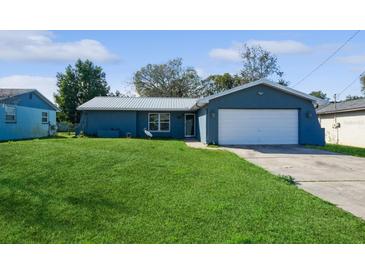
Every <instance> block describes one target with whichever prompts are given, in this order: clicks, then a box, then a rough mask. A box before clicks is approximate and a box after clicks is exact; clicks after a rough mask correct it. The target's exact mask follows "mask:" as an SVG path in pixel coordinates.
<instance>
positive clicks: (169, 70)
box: [133, 58, 203, 97]
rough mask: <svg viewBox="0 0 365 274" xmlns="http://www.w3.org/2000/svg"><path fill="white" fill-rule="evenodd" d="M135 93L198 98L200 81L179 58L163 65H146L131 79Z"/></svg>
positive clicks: (194, 72) (193, 71)
mask: <svg viewBox="0 0 365 274" xmlns="http://www.w3.org/2000/svg"><path fill="white" fill-rule="evenodd" d="M133 82H134V86H135V89H136V92H137V93H138V94H139V95H140V96H148V97H199V96H200V94H201V92H202V88H203V86H202V80H201V78H200V77H199V75H198V73H197V72H196V70H195V69H193V68H191V67H184V66H183V63H182V59H181V58H176V59H173V60H170V61H168V62H167V63H165V64H148V65H147V66H145V67H142V68H141V69H140V70H138V71H137V72H136V73H135V74H134V77H133Z"/></svg>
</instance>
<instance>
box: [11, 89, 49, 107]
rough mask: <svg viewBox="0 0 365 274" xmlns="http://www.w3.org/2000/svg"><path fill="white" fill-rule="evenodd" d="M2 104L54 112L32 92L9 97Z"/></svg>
mask: <svg viewBox="0 0 365 274" xmlns="http://www.w3.org/2000/svg"><path fill="white" fill-rule="evenodd" d="M4 103H5V104H9V105H17V106H23V107H30V108H37V109H48V110H53V111H54V109H53V108H52V107H51V106H50V105H49V104H47V103H46V102H45V101H44V100H43V99H41V98H40V97H39V96H38V95H37V94H36V93H34V92H30V93H25V94H21V95H18V96H15V97H11V98H9V99H7V100H6V101H4Z"/></svg>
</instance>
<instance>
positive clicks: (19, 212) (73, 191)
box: [0, 138, 365, 243]
mask: <svg viewBox="0 0 365 274" xmlns="http://www.w3.org/2000/svg"><path fill="white" fill-rule="evenodd" d="M0 168H1V169H0V242H1V243H365V222H364V221H362V220H360V219H358V218H356V217H354V216H353V215H351V214H349V213H346V212H344V211H343V210H341V209H339V208H337V207H335V206H333V205H331V204H329V203H327V202H324V201H322V200H320V199H319V198H316V197H314V196H311V195H310V194H308V193H306V192H304V191H302V190H300V189H298V188H297V187H296V186H294V185H290V184H289V183H288V182H287V181H286V180H285V179H283V178H280V177H278V176H274V175H272V174H270V173H268V172H266V171H265V170H263V169H261V168H259V167H257V166H255V165H253V164H251V163H248V162H246V161H244V160H242V159H241V158H239V157H237V156H235V155H234V154H231V153H229V152H226V151H220V150H203V149H192V148H188V147H187V146H186V145H185V144H184V143H183V142H181V141H173V140H166V141H164V140H141V139H139V140H138V139H94V138H54V139H43V140H32V141H18V142H9V143H0ZM308 172H310V171H308Z"/></svg>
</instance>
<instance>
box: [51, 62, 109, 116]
mask: <svg viewBox="0 0 365 274" xmlns="http://www.w3.org/2000/svg"><path fill="white" fill-rule="evenodd" d="M57 87H58V90H57V93H56V94H55V99H56V103H57V104H58V106H59V108H60V109H61V114H60V119H61V120H66V121H69V122H73V123H77V122H78V121H79V118H80V117H79V115H78V112H77V110H76V108H77V107H78V106H79V105H81V104H83V103H85V102H86V101H89V100H90V99H92V98H94V97H96V96H106V95H108V93H109V90H110V87H109V86H108V84H107V82H106V79H105V73H104V72H103V69H102V68H101V67H99V66H96V65H94V64H93V63H92V62H91V61H89V60H86V61H82V60H77V61H76V63H75V66H74V67H73V66H71V65H68V66H67V67H66V70H65V72H63V73H57Z"/></svg>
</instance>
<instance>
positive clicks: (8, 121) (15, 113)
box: [4, 104, 17, 124]
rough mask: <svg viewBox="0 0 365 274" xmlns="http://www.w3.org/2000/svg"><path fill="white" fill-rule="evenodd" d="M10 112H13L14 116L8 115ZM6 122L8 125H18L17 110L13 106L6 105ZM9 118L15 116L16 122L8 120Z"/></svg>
mask: <svg viewBox="0 0 365 274" xmlns="http://www.w3.org/2000/svg"><path fill="white" fill-rule="evenodd" d="M8 110H12V112H13V114H8ZM4 114H5V115H4V116H5V117H4V121H5V123H7V124H16V123H17V108H16V106H13V105H6V104H5V105H4ZM7 116H14V120H7V119H6V117H7Z"/></svg>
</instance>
